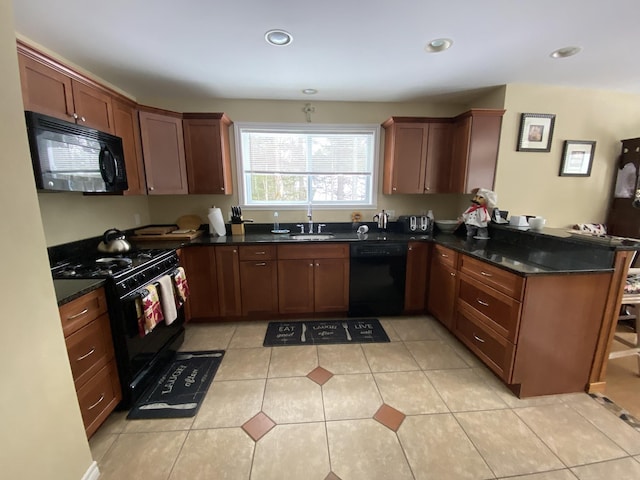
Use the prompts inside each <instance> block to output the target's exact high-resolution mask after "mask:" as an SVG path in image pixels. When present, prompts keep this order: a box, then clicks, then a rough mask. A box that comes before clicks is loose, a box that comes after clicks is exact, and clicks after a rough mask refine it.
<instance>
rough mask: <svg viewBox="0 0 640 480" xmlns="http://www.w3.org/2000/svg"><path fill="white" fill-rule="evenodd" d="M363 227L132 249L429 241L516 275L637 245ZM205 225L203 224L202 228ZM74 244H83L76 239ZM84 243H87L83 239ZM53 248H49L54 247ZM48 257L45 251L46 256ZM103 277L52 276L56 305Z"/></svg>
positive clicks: (260, 228)
mask: <svg viewBox="0 0 640 480" xmlns="http://www.w3.org/2000/svg"><path fill="white" fill-rule="evenodd" d="M366 225H367V226H368V227H369V232H368V233H366V234H362V235H361V234H358V233H356V231H355V230H356V226H355V225H354V224H351V223H336V224H328V225H327V226H326V227H325V228H324V230H325V231H326V232H331V233H333V237H332V238H330V239H326V240H318V241H313V240H296V239H293V238H292V237H291V235H293V234H295V233H296V232H298V231H299V230H298V229H297V228H296V227H295V225H283V228H289V229H290V230H291V233H290V234H273V233H271V231H270V230H271V226H270V225H268V224H247V225H246V226H245V228H246V234H245V235H227V236H224V237H215V236H211V235H209V234H207V233H205V234H204V235H203V236H201V237H198V238H196V239H194V240H192V241H157V240H154V241H147V242H135V243H134V245H135V247H137V248H143V249H144V248H154V249H155V248H167V249H178V248H183V247H195V246H204V245H251V244H265V243H272V244H277V245H282V244H293V243H315V244H317V243H326V242H408V241H424V242H434V243H437V244H440V245H443V246H446V247H449V248H452V249H454V250H456V251H458V252H462V253H465V254H467V255H470V256H472V257H476V258H478V259H481V260H484V261H486V262H489V263H491V264H493V265H496V266H498V267H501V268H504V269H507V270H509V271H512V272H514V273H516V274H518V275H523V276H529V275H541V274H542V275H553V274H556V275H557V274H575V273H591V272H611V271H613V265H614V256H615V252H616V251H617V250H640V240H637V239H628V238H622V237H611V236H607V237H602V236H591V235H584V234H579V233H575V232H571V231H570V230H568V229H562V228H545V229H543V230H541V231H533V230H529V229H521V228H516V227H510V226H508V225H494V224H492V225H490V237H491V238H490V239H489V240H476V239H467V238H466V236H464V227H461V228H460V229H459V231H458V232H456V234H443V233H435V234H434V235H421V234H407V233H402V231H401V226H400V225H397V224H394V223H393V222H392V223H391V224H390V228H389V230H388V231H386V232H385V231H381V230H379V229H378V228H377V226H376V224H375V223H367V224H366ZM204 228H206V226H203V229H204ZM79 243H83V244H84V243H87V241H82V242H79ZM89 243H90V242H89ZM54 248H55V247H54ZM50 257H51V255H50ZM103 283H104V280H55V281H54V285H55V289H56V296H57V298H58V305H62V304H63V303H66V302H69V301H71V300H73V299H74V298H77V297H79V296H81V295H83V294H84V293H87V292H89V291H91V290H94V289H96V288H98V287H100V286H101V285H102V284H103Z"/></svg>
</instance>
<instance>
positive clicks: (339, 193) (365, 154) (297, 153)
mask: <svg viewBox="0 0 640 480" xmlns="http://www.w3.org/2000/svg"><path fill="white" fill-rule="evenodd" d="M234 129H235V135H236V159H237V162H238V172H239V173H238V183H239V185H238V189H239V194H240V199H241V202H242V204H243V205H244V206H246V207H250V208H252V209H260V208H261V207H262V208H278V209H286V208H287V207H291V208H300V207H306V206H307V205H308V204H309V203H311V204H312V205H313V206H314V207H327V208H331V209H339V208H353V207H360V208H367V207H375V202H376V198H375V197H376V192H377V185H376V182H377V178H378V175H377V171H376V166H377V165H378V164H379V161H378V156H379V134H380V128H379V126H378V125H319V124H271V123H236V124H235V125H234Z"/></svg>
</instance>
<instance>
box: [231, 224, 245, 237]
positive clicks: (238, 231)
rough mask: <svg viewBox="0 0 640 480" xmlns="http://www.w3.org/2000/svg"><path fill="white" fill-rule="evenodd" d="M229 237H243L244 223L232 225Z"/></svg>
mask: <svg viewBox="0 0 640 480" xmlns="http://www.w3.org/2000/svg"><path fill="white" fill-rule="evenodd" d="M231 235H244V223H232V224H231Z"/></svg>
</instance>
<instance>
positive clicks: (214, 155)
mask: <svg viewBox="0 0 640 480" xmlns="http://www.w3.org/2000/svg"><path fill="white" fill-rule="evenodd" d="M231 123H232V122H231V120H230V119H229V117H227V116H226V115H225V114H224V113H203V114H200V113H185V114H184V115H183V121H182V125H183V129H184V148H185V156H186V164H187V179H188V184H189V193H193V194H221V195H231V194H232V193H233V187H232V179H231V156H230V151H229V126H230V125H231Z"/></svg>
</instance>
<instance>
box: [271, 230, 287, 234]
mask: <svg viewBox="0 0 640 480" xmlns="http://www.w3.org/2000/svg"><path fill="white" fill-rule="evenodd" d="M289 232H290V230H271V233H289Z"/></svg>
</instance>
